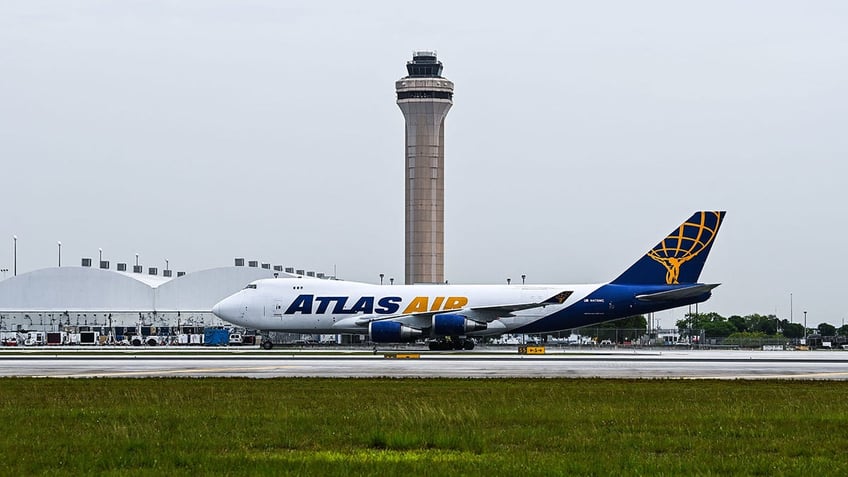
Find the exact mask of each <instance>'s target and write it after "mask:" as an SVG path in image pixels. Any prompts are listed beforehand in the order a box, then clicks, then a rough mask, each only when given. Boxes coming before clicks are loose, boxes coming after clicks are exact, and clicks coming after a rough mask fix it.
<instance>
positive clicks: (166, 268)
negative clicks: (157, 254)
mask: <svg viewBox="0 0 848 477" xmlns="http://www.w3.org/2000/svg"><path fill="white" fill-rule="evenodd" d="M165 270H168V259H167V258H166V259H165Z"/></svg>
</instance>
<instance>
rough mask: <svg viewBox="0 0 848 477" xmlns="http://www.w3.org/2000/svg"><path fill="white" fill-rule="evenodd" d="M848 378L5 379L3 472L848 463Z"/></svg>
mask: <svg viewBox="0 0 848 477" xmlns="http://www.w3.org/2000/svg"><path fill="white" fill-rule="evenodd" d="M846 395H848V382H818V381H803V382H798V381H680V380H674V381H664V380H655V381H649V380H632V381H629V380H602V379H544V380H541V379H540V380H533V379H498V380H479V379H474V380H462V379H311V378H286V379H268V380H251V379H241V378H232V379H226V378H221V379H219V378H205V379H177V378H162V379H80V380H59V379H32V378H3V379H0V412H2V414H0V415H2V419H3V426H2V429H3V435H2V439H0V456H3V459H2V462H3V464H2V465H3V468H2V469H3V470H2V473H3V474H4V475H35V474H43V475H59V474H61V475H67V474H75V475H87V474H98V475H103V474H120V475H128V474H129V475H132V474H139V475H162V474H168V475H198V474H201V473H202V474H228V475H257V474H258V475H262V474H272V475H339V476H347V475H380V476H384V475H400V474H407V475H487V476H492V475H514V474H516V473H520V474H521V475H563V474H566V473H569V474H582V475H610V474H622V473H624V474H628V475H727V474H743V475H798V474H812V475H848V459H845V458H844V453H845V451H846V449H848V412H846V406H845V404H844V397H845V396H846Z"/></svg>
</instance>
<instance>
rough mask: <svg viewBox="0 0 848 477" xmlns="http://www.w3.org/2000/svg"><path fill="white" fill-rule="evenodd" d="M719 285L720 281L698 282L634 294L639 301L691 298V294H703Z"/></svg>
mask: <svg viewBox="0 0 848 477" xmlns="http://www.w3.org/2000/svg"><path fill="white" fill-rule="evenodd" d="M719 285H720V283H716V284H704V283H699V284H696V285H692V286H690V287H684V288H675V289H673V290H666V291H661V292H656V293H646V294H644V295H636V299H637V300H639V301H666V300H681V299H684V298H691V297H693V296H698V295H703V294H704V293H708V292H709V291H710V290H712V289H713V288H715V287H717V286H719Z"/></svg>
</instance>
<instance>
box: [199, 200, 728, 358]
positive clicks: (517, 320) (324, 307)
mask: <svg viewBox="0 0 848 477" xmlns="http://www.w3.org/2000/svg"><path fill="white" fill-rule="evenodd" d="M724 215H725V212H724V211H699V212H695V214H693V215H692V217H690V218H689V219H688V220H686V221H685V222H683V223H682V224H680V225H679V226H678V227H676V228H675V229H674V230H673V231H672V232H671V233H670V234H668V236H667V237H665V238H664V239H662V240H661V241H660V243H658V244H657V245H656V246H655V247H654V248H652V249H650V250H649V251H648V252H647V253H646V254H645V255H644V256H642V257H641V258H640V259H639V260H638V261H636V263H634V264H633V265H632V266H630V268H628V269H627V270H625V271H624V272H623V273H622V274H621V275H619V276H618V277H617V278H615V279H614V280H612V281H610V282H607V283H596V284H581V285H525V284H521V285H518V284H515V285H511V284H507V285H447V284H444V285H443V284H417V285H388V286H385V285H376V284H369V283H360V282H348V281H343V280H326V279H318V278H304V277H297V276H295V277H280V278H268V279H262V280H256V281H254V282H251V283H250V284H248V285H247V286H246V287H245V288H244V289H243V290H241V291H239V292H237V293H235V294H233V295H231V296H229V297H227V298H225V299H223V300H222V301H220V302H219V303H217V304H216V305H215V306H214V307H213V308H212V313H214V314H215V315H216V316H218V317H219V318H221V319H222V320H224V321H227V322H230V323H233V324H235V325H238V326H242V327H245V328H248V329H255V330H259V331H261V332H269V331H281V332H288V333H309V334H356V335H368V337H369V339H370V341H372V342H374V343H400V342H410V341H416V340H419V339H425V338H429V347H430V349H433V350H445V349H466V350H470V349H473V348H474V344H475V340H474V339H475V338H481V337H487V336H497V335H501V334H504V333H518V334H522V333H534V334H535V333H552V332H557V331H563V330H569V329H573V328H580V327H584V326H589V325H594V324H598V323H602V322H606V321H612V320H616V319H619V318H624V317H628V316H633V315H639V314H647V313H652V312H655V311H660V310H666V309H670V308H677V307H680V306H686V305H691V304H694V303H701V302H703V301H706V300H707V299H709V298H710V296H711V295H712V290H713V289H714V288H715V287H717V286H719V284H707V283H699V282H698V277H699V276H700V274H701V270H702V269H703V268H704V263H705V262H706V259H707V255H709V252H710V249H711V248H712V245H713V242H714V241H715V237H716V234H717V233H718V229H719V227H720V226H721V223H722V221H723V220H724ZM262 347H263V348H265V349H271V348H272V347H273V344H272V343H271V341H270V340H268V339H267V338H266V339H263V341H262Z"/></svg>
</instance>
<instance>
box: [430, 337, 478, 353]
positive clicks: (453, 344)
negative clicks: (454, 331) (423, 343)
mask: <svg viewBox="0 0 848 477" xmlns="http://www.w3.org/2000/svg"><path fill="white" fill-rule="evenodd" d="M428 344H429V346H430V351H449V350H463V349H464V350H468V351H471V350H472V349H474V340H473V339H472V338H460V337H458V336H445V337H444V338H439V339H437V340H435V341H430V342H429V343H428Z"/></svg>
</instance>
